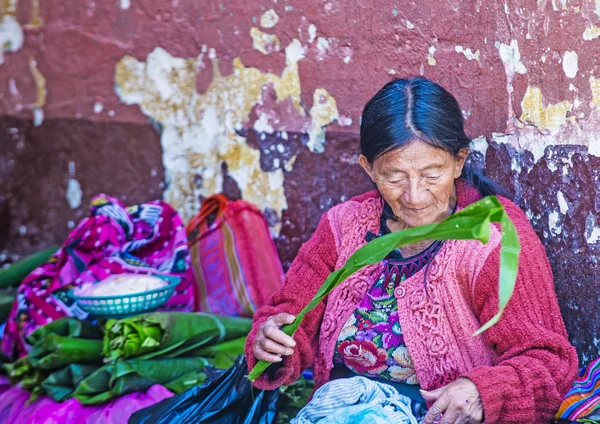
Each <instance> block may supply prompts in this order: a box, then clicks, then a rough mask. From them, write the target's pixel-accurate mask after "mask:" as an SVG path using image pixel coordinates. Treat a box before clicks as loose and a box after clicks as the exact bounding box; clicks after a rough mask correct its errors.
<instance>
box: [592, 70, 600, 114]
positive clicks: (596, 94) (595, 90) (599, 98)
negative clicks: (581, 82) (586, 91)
mask: <svg viewBox="0 0 600 424" xmlns="http://www.w3.org/2000/svg"><path fill="white" fill-rule="evenodd" d="M590 89H591V90H592V104H593V105H594V106H596V107H598V108H600V78H594V77H590Z"/></svg>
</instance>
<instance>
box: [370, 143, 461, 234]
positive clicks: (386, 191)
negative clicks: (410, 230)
mask: <svg viewBox="0 0 600 424" xmlns="http://www.w3.org/2000/svg"><path fill="white" fill-rule="evenodd" d="M468 153H469V150H468V149H463V150H461V152H460V153H459V155H458V157H455V156H454V155H453V154H451V153H449V152H446V151H444V150H442V149H439V148H436V147H433V146H431V145H429V144H427V143H425V142H423V141H421V140H418V139H417V140H415V141H413V142H411V143H409V144H408V145H406V146H404V147H401V148H398V149H394V150H391V151H389V152H387V153H385V154H383V155H381V156H380V157H378V158H377V159H375V161H374V162H373V163H372V164H370V163H369V162H368V161H367V158H366V157H364V156H362V155H361V156H360V159H359V161H360V164H361V165H362V167H363V168H364V169H365V171H367V173H368V174H369V176H370V177H371V179H372V180H373V182H374V183H375V184H376V185H377V188H378V189H379V192H380V193H381V195H382V196H383V198H384V199H385V201H386V202H387V203H388V204H389V205H390V206H391V208H392V210H393V211H394V214H395V215H396V216H397V217H398V219H399V221H400V222H401V223H403V224H404V225H406V226H407V227H417V226H420V225H427V224H432V223H434V222H437V221H440V220H442V219H444V218H445V217H446V216H447V215H448V212H449V209H450V208H451V207H454V203H455V201H456V193H455V190H454V180H455V179H456V178H458V177H460V174H461V172H462V168H463V166H464V164H465V159H466V158H467V155H468Z"/></svg>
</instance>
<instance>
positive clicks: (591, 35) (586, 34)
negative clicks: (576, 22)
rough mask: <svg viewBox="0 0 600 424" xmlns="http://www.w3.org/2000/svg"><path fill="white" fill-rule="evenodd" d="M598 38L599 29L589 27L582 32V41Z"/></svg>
mask: <svg viewBox="0 0 600 424" xmlns="http://www.w3.org/2000/svg"><path fill="white" fill-rule="evenodd" d="M598 37H600V27H597V26H591V27H587V28H586V29H585V31H583V39H584V40H586V41H591V40H595V39H596V38H598Z"/></svg>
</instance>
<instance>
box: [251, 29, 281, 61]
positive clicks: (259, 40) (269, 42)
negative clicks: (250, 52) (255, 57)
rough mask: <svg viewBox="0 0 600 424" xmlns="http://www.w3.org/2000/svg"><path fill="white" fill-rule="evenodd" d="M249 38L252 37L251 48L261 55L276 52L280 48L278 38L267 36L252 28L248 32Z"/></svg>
mask: <svg viewBox="0 0 600 424" xmlns="http://www.w3.org/2000/svg"><path fill="white" fill-rule="evenodd" d="M250 36H251V37H252V47H253V48H254V49H255V50H258V51H259V52H261V53H262V54H269V53H272V52H278V51H279V50H280V48H281V46H280V43H279V38H278V37H277V36H276V35H274V34H267V33H266V32H262V31H261V30H259V29H258V28H255V27H253V28H252V29H251V30H250Z"/></svg>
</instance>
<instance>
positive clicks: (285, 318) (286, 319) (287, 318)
mask: <svg viewBox="0 0 600 424" xmlns="http://www.w3.org/2000/svg"><path fill="white" fill-rule="evenodd" d="M271 318H272V319H273V322H274V323H275V324H277V326H278V327H281V326H282V325H284V324H291V323H292V322H294V320H295V319H296V317H295V316H294V315H290V314H285V313H281V314H277V315H274V316H272V317H271Z"/></svg>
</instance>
